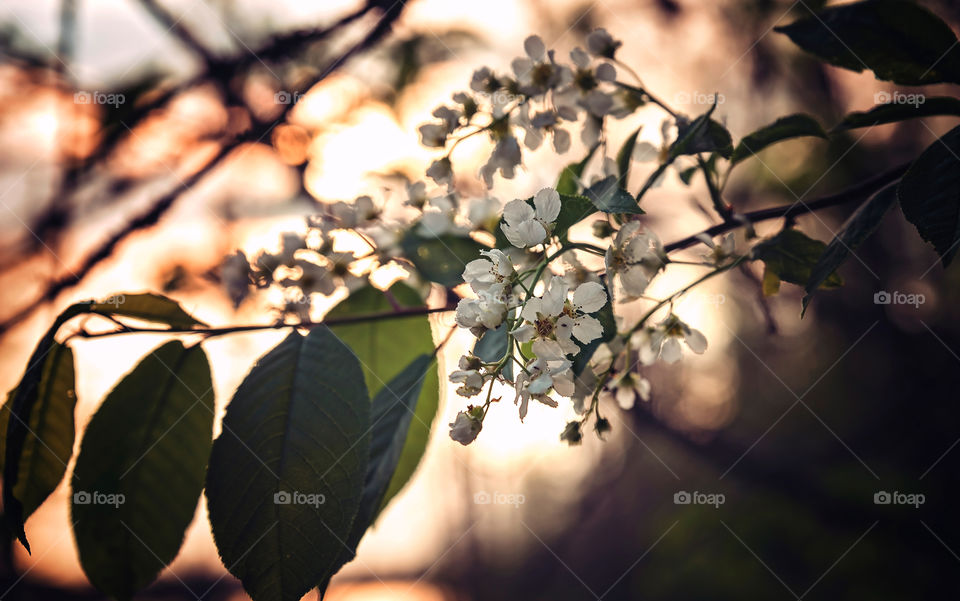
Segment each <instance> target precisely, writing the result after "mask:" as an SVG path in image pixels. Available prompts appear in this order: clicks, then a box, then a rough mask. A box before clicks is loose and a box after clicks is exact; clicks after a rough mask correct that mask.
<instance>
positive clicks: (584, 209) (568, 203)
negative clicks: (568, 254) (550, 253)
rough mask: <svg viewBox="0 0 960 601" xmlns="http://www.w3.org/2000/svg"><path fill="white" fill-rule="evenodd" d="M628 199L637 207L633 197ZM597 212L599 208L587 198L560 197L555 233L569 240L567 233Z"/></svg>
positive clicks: (562, 195) (565, 195)
mask: <svg viewBox="0 0 960 601" xmlns="http://www.w3.org/2000/svg"><path fill="white" fill-rule="evenodd" d="M627 197H628V198H629V199H630V202H632V203H634V205H636V202H635V201H634V200H633V197H632V196H630V195H629V194H628V195H627ZM596 212H597V207H596V206H595V205H594V203H593V202H591V201H590V199H588V198H587V197H585V196H575V195H574V196H571V195H568V194H561V195H560V214H559V215H557V225H556V227H555V228H554V229H553V233H554V234H555V235H557V236H558V237H559V238H560V239H561V240H566V239H567V232H568V231H569V230H570V228H571V227H573V226H574V225H576V224H577V223H580V222H581V221H583V220H584V219H586V218H587V217H589V216H590V215H593V214H594V213H596Z"/></svg>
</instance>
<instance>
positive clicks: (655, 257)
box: [605, 221, 666, 298]
mask: <svg viewBox="0 0 960 601" xmlns="http://www.w3.org/2000/svg"><path fill="white" fill-rule="evenodd" d="M605 263H606V268H607V276H608V277H611V278H612V277H614V276H618V278H619V281H620V285H621V287H622V288H623V290H624V292H626V294H627V295H628V297H631V298H633V297H638V296H640V295H642V294H643V293H644V291H645V290H646V289H647V286H648V285H649V284H650V280H651V279H653V277H654V276H655V275H656V274H657V272H659V271H660V269H662V268H663V266H664V265H665V264H666V255H665V253H664V252H663V245H662V244H661V243H660V239H659V238H657V236H656V235H655V234H654V233H653V232H650V231H649V230H644V229H643V226H642V225H641V224H640V222H638V221H631V222H629V223H626V224H624V226H623V227H621V228H620V231H618V232H617V235H616V236H614V238H613V244H611V246H610V248H608V249H607V253H606V257H605Z"/></svg>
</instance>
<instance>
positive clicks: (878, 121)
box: [832, 92, 960, 132]
mask: <svg viewBox="0 0 960 601" xmlns="http://www.w3.org/2000/svg"><path fill="white" fill-rule="evenodd" d="M882 93H885V92H882ZM898 93H899V92H898ZM920 98H923V102H922V103H921V102H919V99H920ZM916 99H917V100H918V102H917V103H914V104H910V103H906V102H890V103H887V104H880V105H878V106H876V107H874V108H872V109H870V110H869V111H863V112H856V113H850V114H849V115H847V116H846V117H844V118H843V121H841V122H840V124H839V125H837V126H836V127H834V128H833V130H832V131H833V132H841V131H846V130H848V129H856V128H858V127H872V126H874V125H882V124H884V123H895V122H897V121H905V120H907V119H917V118H920V117H930V116H934V115H954V116H960V100H957V99H956V98H950V97H949V96H935V97H932V98H930V97H924V96H922V95H917V96H916Z"/></svg>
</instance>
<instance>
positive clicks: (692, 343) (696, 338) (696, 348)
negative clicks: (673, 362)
mask: <svg viewBox="0 0 960 601" xmlns="http://www.w3.org/2000/svg"><path fill="white" fill-rule="evenodd" d="M683 341H684V342H686V343H687V346H689V347H690V350H691V351H693V352H695V353H697V354H698V355H700V354H703V352H704V351H705V350H707V337H706V336H704V335H703V333H702V332H701V331H700V330H694V329H693V328H690V331H688V332H687V333H686V335H685V336H684V337H683Z"/></svg>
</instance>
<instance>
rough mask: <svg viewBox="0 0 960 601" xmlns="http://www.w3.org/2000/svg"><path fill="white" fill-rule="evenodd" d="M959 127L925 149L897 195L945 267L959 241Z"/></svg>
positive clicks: (905, 211) (904, 211) (901, 204)
mask: <svg viewBox="0 0 960 601" xmlns="http://www.w3.org/2000/svg"><path fill="white" fill-rule="evenodd" d="M958 156H960V127H955V128H953V129H951V130H950V131H949V132H947V133H945V134H944V135H943V137H941V138H940V139H939V140H937V141H936V142H934V143H933V144H931V145H930V146H928V147H927V149H926V150H924V151H923V154H921V155H920V156H919V157H918V158H917V160H916V161H914V162H913V165H911V166H910V170H909V171H907V173H906V175H904V176H903V179H902V180H900V188H899V190H898V192H897V196H898V197H899V199H900V208H902V209H903V215H904V217H906V218H907V221H909V222H910V223H912V224H913V225H914V226H915V227H916V228H917V231H918V232H920V236H921V237H922V238H923V239H924V240H926V241H927V242H929V243H930V244H933V247H934V248H935V249H937V253H938V254H939V255H940V259H941V260H942V261H943V266H944V267H946V266H947V265H949V264H950V261H952V260H953V256H954V255H955V254H956V252H957V246H958V243H960V159H958V158H957V157H958Z"/></svg>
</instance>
